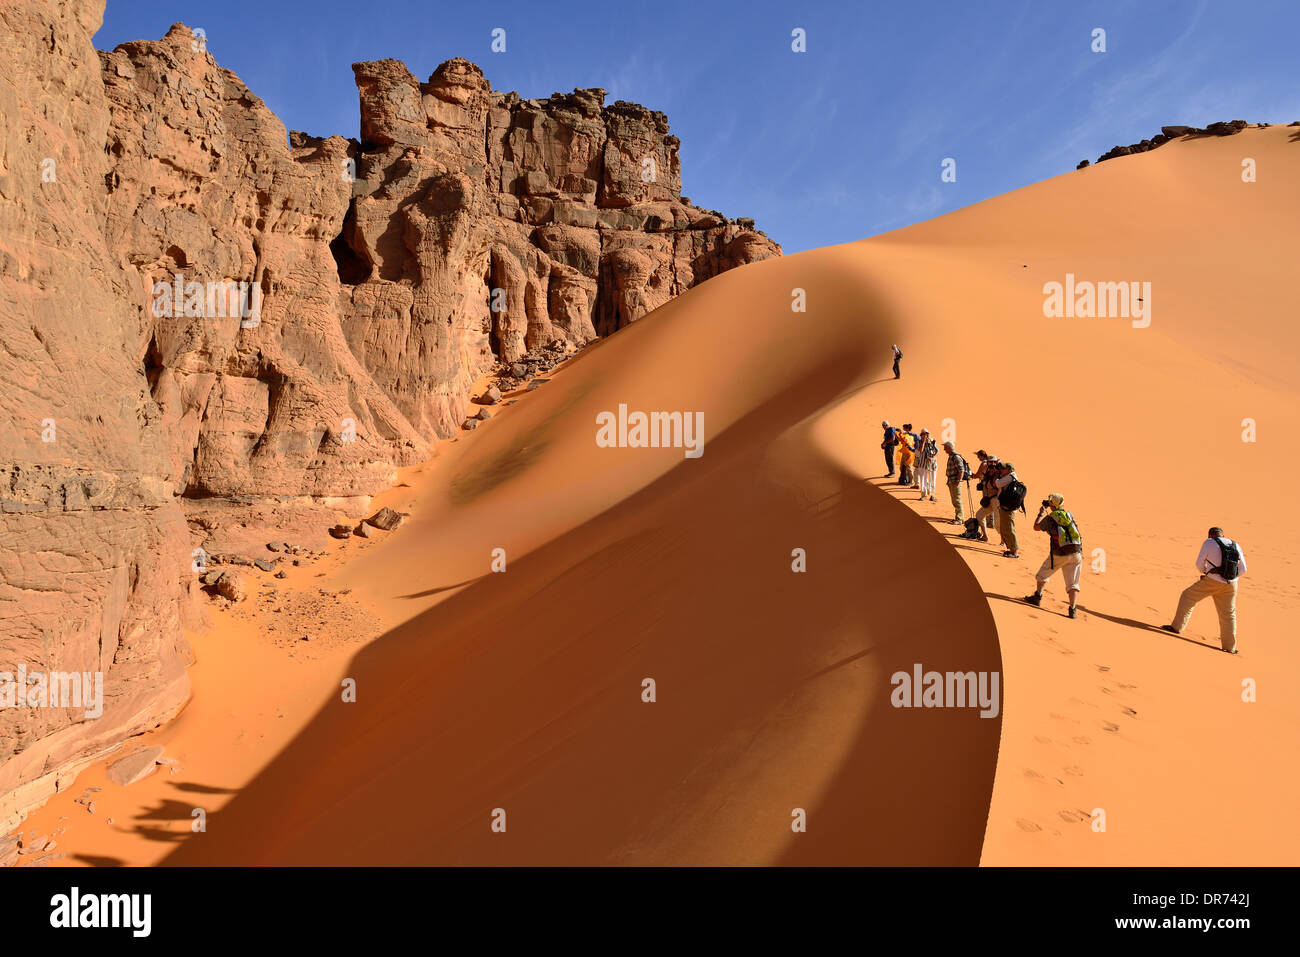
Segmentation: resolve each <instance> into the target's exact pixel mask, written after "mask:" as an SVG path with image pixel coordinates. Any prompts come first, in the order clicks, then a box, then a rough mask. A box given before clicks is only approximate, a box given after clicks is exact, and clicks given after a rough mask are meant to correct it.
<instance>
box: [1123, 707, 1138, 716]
mask: <svg viewBox="0 0 1300 957" xmlns="http://www.w3.org/2000/svg"><path fill="white" fill-rule="evenodd" d="M1119 710H1120V711H1123V712H1124V713H1125V714H1126V715H1129V716H1130V717H1133V718H1136V717H1137V712H1136V711H1134V710H1133V709H1132V708H1120V709H1119Z"/></svg>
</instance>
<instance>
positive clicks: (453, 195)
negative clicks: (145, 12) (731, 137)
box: [0, 0, 780, 824]
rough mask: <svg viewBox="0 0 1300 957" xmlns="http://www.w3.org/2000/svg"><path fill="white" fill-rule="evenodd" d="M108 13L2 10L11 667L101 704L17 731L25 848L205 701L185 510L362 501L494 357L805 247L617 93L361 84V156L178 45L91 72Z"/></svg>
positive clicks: (93, 4)
mask: <svg viewBox="0 0 1300 957" xmlns="http://www.w3.org/2000/svg"><path fill="white" fill-rule="evenodd" d="M103 7H104V4H103V2H102V0H69V2H66V3H62V4H59V5H49V4H45V3H39V2H36V0H20V2H16V3H6V4H5V5H4V6H3V8H0V57H3V60H4V62H6V64H8V65H9V67H8V69H7V71H6V72H5V75H4V76H0V116H3V118H4V120H5V123H4V127H3V129H2V130H0V346H3V348H0V377H2V378H3V382H4V390H3V392H0V430H3V444H2V445H0V671H16V669H17V668H18V666H19V665H25V666H26V668H27V669H28V670H29V671H34V670H40V669H44V670H48V671H73V670H76V671H91V672H95V671H102V672H103V673H104V675H105V697H106V708H105V712H104V715H103V716H102V717H100V718H97V719H90V720H88V719H85V718H84V716H83V715H82V714H81V710H79V709H54V708H42V709H35V710H32V709H6V710H0V824H2V823H4V822H5V820H6V819H7V818H8V817H11V815H12V813H13V812H14V811H15V810H16V809H19V808H22V807H24V806H28V805H30V804H31V803H34V802H35V801H39V800H41V799H42V798H44V797H45V796H47V795H48V793H50V791H52V790H53V789H54V788H55V787H56V786H57V784H58V782H59V781H60V779H61V778H63V779H66V778H67V776H68V775H69V774H70V773H71V772H72V771H73V770H74V769H75V768H77V767H78V766H80V764H82V763H84V762H85V761H87V760H89V759H91V758H93V757H94V756H96V755H98V754H101V753H103V751H104V750H105V749H107V748H110V747H112V746H114V745H116V744H117V743H119V742H120V741H121V740H122V739H123V738H124V737H126V736H127V735H129V734H132V733H136V732H138V731H140V730H144V729H146V728H148V727H152V726H155V725H157V724H158V723H160V722H161V721H164V720H166V719H167V718H168V717H170V716H171V715H172V714H174V713H175V712H176V710H177V709H178V708H179V707H180V706H181V705H182V704H183V703H184V700H185V698H186V696H187V694H188V683H187V680H186V677H185V673H184V665H185V663H186V662H187V661H188V660H189V650H188V646H187V644H186V642H185V640H184V637H183V634H182V629H183V626H184V625H186V624H193V623H195V622H197V621H198V619H199V617H201V615H202V611H201V607H200V604H199V597H198V593H197V586H196V582H195V573H194V570H193V568H192V567H191V558H190V539H189V535H188V534H187V528H186V523H185V510H184V506H185V503H186V501H187V500H191V501H195V502H197V501H199V500H202V503H203V509H204V512H205V515H207V516H208V518H207V519H205V520H207V521H211V517H210V516H211V512H212V510H213V506H214V503H221V502H228V501H235V502H243V503H247V502H266V501H269V502H277V501H278V502H303V501H307V500H316V501H325V502H335V501H343V502H348V503H364V501H365V497H366V496H368V495H370V494H372V493H374V492H376V491H378V490H380V489H381V488H383V487H385V486H386V485H387V484H388V482H389V481H390V479H391V477H392V475H393V472H394V469H395V468H396V467H397V466H399V465H405V464H410V463H414V462H417V461H420V460H422V459H424V458H426V457H427V456H428V455H429V454H430V442H431V441H432V440H434V439H436V438H438V437H442V436H447V435H450V434H451V433H452V432H454V431H455V430H456V428H457V427H458V424H459V423H460V421H461V420H462V418H463V417H464V413H465V409H466V406H467V404H468V400H469V391H470V388H471V384H472V382H473V381H474V380H475V378H476V377H477V376H479V375H480V374H481V373H483V372H484V371H487V370H490V369H491V368H493V367H494V366H495V365H496V364H497V363H499V362H504V363H510V362H513V361H514V360H517V359H519V358H520V357H522V356H524V355H525V354H526V353H528V352H530V351H534V350H537V349H541V348H543V347H547V346H552V345H554V344H555V343H556V342H557V341H558V342H561V343H563V344H565V346H566V347H568V348H570V349H572V348H577V347H580V346H582V345H583V344H585V343H587V342H589V341H591V340H593V339H595V338H597V337H599V336H603V335H608V334H610V333H612V332H614V331H616V330H617V329H619V328H621V327H623V326H625V325H627V324H628V323H629V322H632V321H634V320H635V319H638V318H640V317H641V316H643V315H645V314H646V313H647V312H649V311H651V310H652V309H654V308H656V307H657V306H660V305H662V304H663V303H664V302H666V301H667V300H668V299H670V298H671V297H673V296H674V295H677V294H678V293H680V292H682V291H683V290H685V289H687V288H690V287H691V286H693V285H696V284H698V283H699V282H702V281H704V280H705V279H708V278H710V277H712V276H714V275H717V274H718V273H720V272H722V271H724V270H726V269H730V268H732V267H734V266H737V265H741V264H744V263H747V262H753V261H756V260H759V259H764V258H767V257H769V256H775V255H779V254H780V248H779V247H778V246H776V245H775V244H774V243H772V242H771V241H770V240H768V239H767V238H766V237H765V236H763V235H762V234H760V233H758V232H755V231H754V230H753V228H752V227H753V223H752V221H748V220H738V221H731V220H728V219H726V218H725V217H723V216H721V215H720V214H717V213H714V212H712V211H708V210H702V209H698V208H696V207H694V206H692V205H691V204H690V202H689V201H688V200H686V199H684V198H683V197H682V196H681V169H680V162H679V160H678V146H679V143H678V140H677V139H676V137H674V136H672V135H670V134H669V132H668V123H667V120H666V118H665V117H664V115H663V114H662V113H657V112H654V111H652V110H648V109H646V108H644V107H641V106H637V105H635V104H629V103H623V102H621V101H620V102H617V103H614V104H612V105H608V106H607V105H605V102H604V100H605V95H604V92H603V91H601V90H575V91H574V92H573V93H572V94H556V95H555V96H552V97H550V98H548V99H540V100H522V99H520V98H519V96H518V95H516V94H514V93H500V92H496V91H493V90H492V89H491V87H490V85H489V84H488V82H487V80H486V79H485V78H484V76H483V73H482V71H481V70H479V68H478V67H476V66H474V65H473V64H471V63H469V62H468V61H466V60H460V59H456V60H450V61H448V62H447V63H444V64H443V65H442V66H440V67H439V68H438V69H437V70H436V71H435V72H434V73H433V75H432V76H431V77H430V78H429V80H428V82H426V83H420V82H418V81H417V80H416V79H415V78H414V77H413V76H412V75H411V73H410V72H409V71H408V70H407V69H406V67H405V66H403V65H402V64H400V63H398V62H397V61H393V60H382V61H378V62H373V63H361V64H357V65H355V66H354V67H353V69H354V72H355V74H356V81H357V86H358V89H359V93H360V109H361V139H360V141H357V140H348V139H344V138H342V137H338V136H331V137H329V138H325V139H320V138H315V137H311V136H308V135H306V134H303V133H297V132H294V133H288V132H287V131H286V130H285V128H284V126H283V124H282V123H281V122H280V121H279V119H277V118H276V116H275V115H274V114H273V113H271V112H270V110H269V109H267V107H266V105H265V104H264V103H263V102H262V100H261V99H259V98H258V97H257V96H256V95H255V94H253V93H252V92H251V91H250V90H249V89H248V88H247V87H246V86H245V85H244V84H243V83H242V82H241V81H240V80H239V78H238V77H236V76H235V75H234V74H233V73H231V72H230V71H229V70H224V69H222V68H221V67H220V66H218V64H217V62H216V60H215V59H214V58H213V56H212V54H211V52H210V51H209V50H207V49H206V44H205V43H204V42H203V41H202V40H201V39H200V38H196V37H195V36H194V35H193V34H192V33H191V31H190V30H189V29H188V28H187V27H185V26H184V25H181V24H176V25H175V26H173V27H172V28H171V29H170V30H169V31H168V33H167V35H166V36H165V37H163V38H162V39H161V40H158V41H137V42H132V43H126V44H123V45H121V46H120V47H118V48H117V49H116V50H114V51H112V52H110V53H97V52H96V51H95V50H94V48H93V46H92V43H91V37H92V36H93V34H94V32H95V31H96V30H97V29H98V27H99V24H100V22H101V19H102V15H103ZM47 161H48V162H47ZM241 283H242V284H244V285H243V289H244V290H245V293H244V298H242V299H241V298H240V296H239V295H238V294H234V295H233V296H232V292H231V291H233V290H238V289H239V288H240V285H239V284H241ZM213 289H215V290H216V292H215V293H213V292H210V290H213ZM223 289H225V290H227V291H226V292H224V293H223V292H222V290H223ZM163 290H167V295H166V297H165V298H164V293H163ZM173 290H177V291H179V292H180V295H177V296H175V297H174V300H173V297H172V296H171V295H170V293H171V292H172V291H173ZM196 290H197V293H196V292H195V291H196ZM241 307H243V309H244V311H245V312H248V313H250V314H249V315H241V314H240V308H241ZM250 307H251V308H250ZM216 312H220V313H222V314H220V315H214V313H216ZM48 420H52V427H53V431H50V429H49V428H48V427H47V426H48V425H50V424H51V423H50V422H49V421H48Z"/></svg>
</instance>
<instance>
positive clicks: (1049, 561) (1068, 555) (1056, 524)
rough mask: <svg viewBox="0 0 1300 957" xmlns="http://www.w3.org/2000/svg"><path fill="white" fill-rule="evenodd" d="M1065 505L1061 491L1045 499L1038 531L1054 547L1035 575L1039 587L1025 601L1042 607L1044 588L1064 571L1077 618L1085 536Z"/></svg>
mask: <svg viewBox="0 0 1300 957" xmlns="http://www.w3.org/2000/svg"><path fill="white" fill-rule="evenodd" d="M1064 506H1065V497H1064V496H1062V495H1061V494H1060V493H1059V492H1053V493H1052V494H1051V495H1049V496H1047V498H1045V499H1043V504H1042V505H1041V506H1040V507H1039V509H1038V517H1037V518H1035V519H1034V531H1036V532H1046V533H1047V534H1048V536H1049V538H1050V541H1051V546H1050V547H1049V548H1048V550H1047V557H1046V558H1045V559H1043V564H1042V567H1041V568H1039V569H1038V574H1036V575H1035V576H1034V578H1035V580H1036V581H1037V582H1038V587H1037V588H1036V589H1035V590H1034V593H1033V594H1032V595H1026V596H1025V601H1027V602H1029V604H1031V605H1041V604H1042V601H1043V589H1044V588H1046V587H1047V583H1048V581H1049V580H1050V579H1051V577H1052V575H1054V574H1055V573H1056V571H1057V569H1060V572H1061V577H1062V578H1064V579H1065V593H1066V595H1067V596H1068V597H1069V600H1070V610H1069V615H1070V617H1071V618H1074V617H1075V616H1076V615H1077V614H1078V604H1079V580H1080V578H1082V576H1083V536H1082V535H1081V534H1080V533H1079V525H1078V523H1077V522H1075V520H1074V516H1073V515H1072V514H1071V513H1070V512H1067V511H1066V510H1065V507H1064Z"/></svg>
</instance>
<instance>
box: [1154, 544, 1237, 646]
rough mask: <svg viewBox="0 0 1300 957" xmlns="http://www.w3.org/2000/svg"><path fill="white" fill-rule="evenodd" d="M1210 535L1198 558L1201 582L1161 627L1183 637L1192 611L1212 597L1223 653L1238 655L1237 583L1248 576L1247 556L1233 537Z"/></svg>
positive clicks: (1187, 590) (1190, 588) (1187, 592)
mask: <svg viewBox="0 0 1300 957" xmlns="http://www.w3.org/2000/svg"><path fill="white" fill-rule="evenodd" d="M1209 536H1210V537H1209V538H1207V539H1206V540H1205V544H1203V545H1202V546H1201V550H1200V552H1199V553H1198V554H1197V556H1196V570H1197V571H1199V572H1200V573H1201V578H1200V580H1199V581H1197V582H1194V583H1193V584H1191V585H1188V586H1187V588H1185V589H1183V593H1182V595H1181V596H1180V597H1179V599H1178V611H1176V612H1174V623H1173V624H1172V625H1161V626H1160V627H1161V628H1163V629H1164V630H1165V631H1172V632H1173V633H1174V634H1175V635H1179V634H1182V631H1183V629H1184V628H1186V627H1187V623H1188V622H1189V621H1191V618H1192V609H1193V608H1195V607H1196V603H1197V602H1199V601H1202V600H1204V599H1206V598H1213V599H1214V607H1215V609H1217V610H1218V612H1219V642H1220V644H1221V645H1222V646H1223V650H1224V651H1226V652H1227V653H1228V654H1230V655H1235V654H1236V653H1237V581H1238V580H1239V579H1240V578H1241V576H1242V575H1244V574H1246V555H1245V552H1243V551H1242V550H1241V546H1240V545H1239V544H1237V543H1236V542H1234V541H1233V540H1232V539H1230V538H1224V536H1223V529H1221V528H1217V527H1216V528H1212V529H1210V531H1209Z"/></svg>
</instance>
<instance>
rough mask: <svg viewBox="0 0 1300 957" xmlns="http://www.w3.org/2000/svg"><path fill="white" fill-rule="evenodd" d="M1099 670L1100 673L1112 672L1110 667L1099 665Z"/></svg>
mask: <svg viewBox="0 0 1300 957" xmlns="http://www.w3.org/2000/svg"><path fill="white" fill-rule="evenodd" d="M1097 670H1098V671H1110V665H1098V666H1097Z"/></svg>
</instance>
